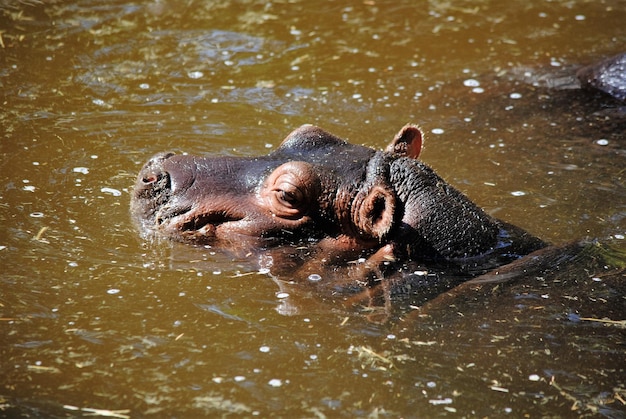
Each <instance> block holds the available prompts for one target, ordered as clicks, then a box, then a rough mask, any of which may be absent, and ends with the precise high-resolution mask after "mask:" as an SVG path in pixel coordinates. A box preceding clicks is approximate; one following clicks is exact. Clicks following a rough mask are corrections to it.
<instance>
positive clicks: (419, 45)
mask: <svg viewBox="0 0 626 419" xmlns="http://www.w3.org/2000/svg"><path fill="white" fill-rule="evenodd" d="M44 3H45V4H44ZM625 21H626V8H624V4H623V2H622V1H620V0H614V1H610V0H606V1H552V2H534V3H529V2H527V1H517V0H516V1H509V2H506V3H502V2H498V1H479V2H469V1H468V2H464V1H462V2H454V3H451V2H436V1H420V2H412V1H400V2H398V1H394V2H391V1H364V2H359V3H354V4H352V5H347V4H342V3H336V2H331V3H328V2H317V1H295V0H294V1H274V2H256V1H246V2H204V1H193V0H192V1H186V2H178V1H173V0H172V1H168V0H163V1H135V2H119V1H106V2H105V1H95V0H94V1H92V0H84V1H74V2H65V1H49V2H42V3H39V2H30V3H26V2H11V3H9V4H6V2H5V3H3V4H2V5H0V35H1V38H0V39H1V40H2V42H1V43H0V63H1V64H0V86H1V89H0V102H1V103H2V106H1V107H0V127H2V133H3V135H2V142H1V148H2V157H1V158H0V165H1V167H2V173H3V174H2V182H0V185H1V187H2V189H1V191H0V209H1V211H0V220H1V221H2V222H1V223H0V264H1V271H2V274H1V276H0V286H1V288H2V294H1V297H0V317H1V318H0V353H1V359H2V362H1V363H0V368H1V372H0V376H1V377H2V378H0V384H1V387H0V400H1V402H0V415H8V416H18V415H20V414H22V415H27V414H30V415H34V416H42V417H65V416H81V415H83V414H90V413H95V414H99V415H107V414H108V415H111V414H112V411H114V413H115V414H116V415H117V416H118V417H144V416H168V417H172V416H174V417H176V416H180V417H188V416H202V415H206V416H218V415H223V416H227V415H229V414H232V415H233V416H255V415H258V416H264V417H265V416H269V415H275V416H279V417H342V416H343V417H365V416H371V417H376V416H381V417H399V416H402V417H432V416H446V415H449V416H452V417H457V416H461V417H470V416H493V417H501V416H504V415H506V414H509V415H511V416H512V417H521V416H523V415H529V416H531V417H536V416H542V415H545V416H553V417H559V416H571V415H586V414H600V415H603V416H606V417H624V412H625V409H626V406H625V405H624V399H626V392H625V390H624V388H625V387H626V373H625V366H624V359H626V358H625V357H624V342H625V335H624V329H623V323H619V322H620V321H622V322H623V320H624V319H625V318H626V307H625V304H626V303H625V301H624V297H623V294H621V295H619V294H617V295H616V294H615V292H613V291H614V290H615V289H616V288H615V287H611V286H608V285H606V284H605V283H603V282H602V278H598V281H597V282H598V286H597V287H596V288H593V287H589V286H588V285H586V286H585V287H583V288H581V289H584V290H585V291H584V292H583V291H577V288H576V287H575V286H571V287H569V288H558V287H555V286H554V285H550V284H548V285H547V288H546V289H545V290H543V289H544V285H545V284H543V283H540V284H538V285H537V287H535V288H532V287H531V288H530V289H526V290H515V291H514V292H511V293H510V294H507V297H503V301H504V303H502V305H492V304H491V303H490V304H486V303H485V304H483V303H482V302H481V301H473V300H471V299H470V300H468V302H466V303H465V305H464V306H462V307H451V309H450V310H449V311H447V312H446V311H445V310H444V311H435V312H433V314H432V316H431V317H430V318H428V319H421V320H420V319H418V320H417V321H415V320H414V321H413V323H411V324H410V325H409V326H408V331H409V333H408V334H407V328H403V333H402V335H399V334H398V335H396V331H397V330H398V329H397V323H396V326H394V325H389V324H377V323H373V322H371V321H369V320H368V316H367V312H366V311H365V310H362V309H360V308H358V307H356V308H355V307H351V308H346V307H344V306H342V305H338V304H333V302H332V301H331V302H329V301H324V300H323V299H316V298H315V296H314V295H312V296H311V295H309V296H307V297H306V298H301V301H299V304H300V306H299V307H298V313H297V314H295V315H291V316H288V315H285V302H284V301H283V299H284V298H281V297H284V296H282V295H280V293H279V287H278V285H277V284H276V282H274V279H275V278H272V276H271V272H270V273H267V272H265V271H261V272H259V271H258V270H257V268H256V265H255V261H253V260H252V261H251V260H246V259H245V258H242V259H235V260H233V259H232V258H231V257H229V256H227V255H222V254H220V253H219V252H216V251H212V250H207V249H197V248H191V247H189V246H184V245H180V244H172V243H168V242H160V243H150V242H146V241H145V240H143V239H142V238H141V237H140V236H139V234H138V233H137V231H136V230H135V228H134V227H133V225H132V224H131V221H130V218H129V214H128V203H129V199H130V195H129V191H130V188H131V186H132V184H133V182H134V177H135V175H136V173H137V172H138V170H139V169H140V167H141V165H142V164H143V162H144V161H145V160H146V159H147V158H148V157H150V156H151V155H152V154H154V153H156V152H160V151H164V150H172V151H177V152H188V153H221V154H224V155H236V156H239V155H246V156H249V155H258V154H264V153H267V152H268V151H269V150H271V149H273V148H274V147H276V146H277V145H278V144H279V143H280V141H281V140H282V138H284V137H285V136H286V135H287V134H288V133H289V132H290V131H291V130H292V129H294V128H296V127H297V126H299V125H300V124H303V123H313V124H317V125H320V126H322V127H323V128H325V129H327V130H329V131H331V132H333V133H335V134H337V135H339V136H341V137H344V138H348V139H350V140H351V141H353V142H356V143H360V144H366V145H369V146H373V147H379V148H381V147H384V146H385V145H386V143H387V142H388V141H389V140H391V138H392V137H393V135H394V134H395V133H396V132H397V131H398V129H399V128H400V127H401V126H403V125H404V124H405V123H407V122H413V123H418V124H420V126H421V127H422V128H423V129H424V131H425V132H426V133H427V138H426V146H425V147H426V148H425V150H424V153H423V154H422V158H423V159H424V161H426V162H427V163H428V164H430V165H432V166H433V167H434V168H435V169H436V170H437V171H438V173H439V174H440V175H442V176H443V177H444V178H445V179H447V180H448V181H449V182H450V183H452V184H453V185H455V186H456V187H458V188H459V189H461V190H462V191H463V192H465V193H466V194H468V195H469V196H470V197H471V198H472V199H473V200H475V201H476V202H477V203H479V204H480V205H481V206H483V207H484V208H486V210H487V211H489V212H490V213H492V214H494V215H495V216H497V217H500V218H502V219H504V220H506V221H509V222H512V223H514V224H516V225H519V226H521V227H523V228H525V229H527V230H528V231H530V232H532V233H533V234H535V235H538V236H540V237H542V238H544V239H546V240H548V241H551V242H554V243H565V242H569V241H572V240H576V239H579V238H581V237H591V238H600V239H602V240H608V241H609V242H610V243H612V245H613V246H616V247H617V248H618V249H622V250H623V249H624V244H623V240H624V235H625V234H626V199H625V198H626V190H625V189H624V156H625V148H624V141H625V139H624V130H625V124H624V120H623V114H621V115H622V116H620V114H619V113H615V112H613V111H614V109H616V108H617V107H618V106H619V104H617V103H615V102H613V101H611V100H610V99H608V98H606V97H603V96H602V95H597V94H593V93H587V92H582V91H580V90H577V89H569V88H568V89H561V88H554V87H551V86H557V87H572V86H570V84H569V83H570V82H571V78H570V76H571V75H572V74H573V72H574V71H575V69H576V68H577V67H579V66H580V65H583V64H587V63H590V62H592V61H594V60H596V59H599V58H602V57H605V56H609V55H613V54H616V53H618V52H621V51H622V50H623V49H624V45H626V28H625V27H624V22H625ZM614 115H617V116H614ZM620 118H621V119H620ZM620 258H621V259H620ZM617 259H618V261H621V262H622V263H623V262H624V260H623V256H619V255H618V256H617ZM596 273H597V272H589V273H585V274H584V275H582V277H584V279H585V280H591V279H590V278H591V277H594V274H596ZM577 275H579V276H580V272H579V273H577ZM577 278H578V277H577ZM613 278H615V276H613ZM282 279H284V278H282ZM617 283H619V282H617ZM617 289H619V288H617ZM587 292H589V294H585V293H587ZM507 298H508V299H511V301H510V305H509V300H508V299H507ZM507 307H509V308H511V307H512V308H511V309H506V308H507ZM407 310H410V309H407ZM287 311H288V310H287ZM605 317H606V319H608V320H612V321H614V323H611V322H602V321H590V320H580V318H590V319H591V318H593V319H602V318H605Z"/></svg>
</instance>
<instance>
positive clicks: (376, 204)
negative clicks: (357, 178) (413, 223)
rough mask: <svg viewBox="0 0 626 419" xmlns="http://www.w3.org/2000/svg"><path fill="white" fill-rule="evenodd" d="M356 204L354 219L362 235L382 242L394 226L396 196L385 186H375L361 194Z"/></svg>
mask: <svg viewBox="0 0 626 419" xmlns="http://www.w3.org/2000/svg"><path fill="white" fill-rule="evenodd" d="M359 198H360V199H359ZM359 201H360V202H359ZM355 204H356V205H354V206H353V208H354V210H353V213H352V217H353V220H354V223H355V224H356V226H357V227H358V228H359V230H360V232H361V234H364V235H366V236H369V237H372V238H375V239H378V240H381V239H382V238H383V237H384V236H385V235H386V234H387V233H388V232H389V230H391V227H392V225H393V220H394V213H395V209H396V198H395V196H394V194H393V193H392V192H391V191H389V190H388V189H387V188H384V187H383V186H380V185H375V186H373V187H371V188H370V189H369V190H368V192H367V193H364V194H359V197H357V201H356V202H355Z"/></svg>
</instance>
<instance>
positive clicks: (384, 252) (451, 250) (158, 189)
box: [131, 125, 545, 268]
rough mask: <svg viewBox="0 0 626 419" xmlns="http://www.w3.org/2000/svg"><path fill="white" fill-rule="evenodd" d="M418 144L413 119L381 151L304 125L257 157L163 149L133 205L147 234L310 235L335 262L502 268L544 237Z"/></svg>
mask: <svg viewBox="0 0 626 419" xmlns="http://www.w3.org/2000/svg"><path fill="white" fill-rule="evenodd" d="M421 145H422V133H421V132H420V130H419V129H418V128H417V127H416V126H414V125H407V126H405V127H403V128H402V129H401V130H400V132H399V133H398V134H397V135H396V136H395V138H394V139H393V140H392V142H391V143H390V144H389V146H387V148H386V149H385V150H384V151H379V150H374V149H372V148H368V147H364V146H359V145H354V144H350V143H348V142H346V141H344V140H342V139H340V138H337V137H335V136H334V135H332V134H329V133H327V132H325V131H323V130H322V129H320V128H318V127H315V126H311V125H304V126H302V127H300V128H298V129H296V130H295V131H293V132H292V133H291V134H289V135H288V136H287V138H286V139H285V140H284V141H283V142H282V143H281V145H280V146H279V147H278V148H277V149H276V150H274V151H273V152H271V153H269V154H268V155H265V156H260V157H250V158H240V157H224V156H216V157H198V156H188V155H176V154H172V153H164V154H158V155H156V156H154V157H153V158H152V159H150V160H149V161H148V162H147V163H146V164H145V166H144V167H143V168H142V169H141V171H140V173H139V176H138V178H137V181H136V184H135V187H134V190H133V193H132V200H131V212H132V215H133V217H134V218H135V220H136V221H137V222H138V224H139V225H140V227H141V229H142V230H143V231H144V232H146V233H148V234H156V235H157V236H165V237H168V238H171V239H174V240H177V241H183V242H188V243H194V244H202V245H210V246H213V247H218V248H224V249H229V250H235V251H242V252H244V253H245V252H249V251H250V250H253V249H271V248H273V247H276V246H284V245H291V246H302V245H303V244H305V245H306V246H309V247H312V248H314V249H317V250H318V251H317V252H315V251H313V252H310V253H308V254H309V255H311V257H312V258H315V257H316V256H315V255H324V262H328V260H329V259H332V260H333V261H334V262H335V263H336V264H341V263H344V264H345V263H347V261H349V260H354V259H353V258H355V257H358V258H365V259H366V260H370V261H372V262H373V263H375V264H379V263H381V262H382V261H391V260H393V261H400V262H406V261H417V262H419V263H424V262H428V261H439V262H441V261H444V262H445V263H450V264H455V265H457V266H464V265H465V264H467V265H471V266H474V267H475V266H477V265H479V266H487V267H488V268H493V267H495V266H499V265H503V264H505V263H509V262H511V261H512V260H515V259H517V258H519V257H521V256H523V255H525V254H528V253H530V252H533V251H535V250H537V249H540V248H542V247H544V246H545V243H544V242H542V241H541V240H539V239H537V238H535V237H533V236H531V235H530V234H528V233H526V232H524V231H523V230H521V229H519V228H517V227H515V226H512V225H509V224H507V223H505V222H502V221H500V220H497V219H495V218H493V217H491V216H489V215H488V214H486V213H485V212H484V211H483V210H482V209H481V208H479V207H478V206H476V205H475V204H474V203H473V202H472V201H470V200H469V199H468V198H467V197H466V196H465V195H463V194H462V193H461V192H459V191H458V190H456V189H455V188H453V187H452V186H450V185H449V184H447V183H446V182H445V181H444V180H443V179H442V178H441V177H439V176H438V175H437V174H436V173H435V172H434V171H433V170H432V169H431V168H430V167H428V166H427V165H425V164H424V163H422V162H420V161H419V160H417V157H418V156H419V153H420V151H421ZM319 257H320V258H321V256H319ZM368 258H369V259H368Z"/></svg>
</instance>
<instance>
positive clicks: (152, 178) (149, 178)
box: [141, 173, 164, 186]
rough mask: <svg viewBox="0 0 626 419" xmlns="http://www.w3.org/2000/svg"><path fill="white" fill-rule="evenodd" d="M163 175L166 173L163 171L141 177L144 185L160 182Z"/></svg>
mask: <svg viewBox="0 0 626 419" xmlns="http://www.w3.org/2000/svg"><path fill="white" fill-rule="evenodd" d="M163 176H164V175H163V174H162V173H159V174H156V173H151V174H149V175H146V176H144V177H143V178H141V181H142V182H143V183H144V185H146V186H149V185H152V184H154V183H158V182H159V181H160V180H161V179H163Z"/></svg>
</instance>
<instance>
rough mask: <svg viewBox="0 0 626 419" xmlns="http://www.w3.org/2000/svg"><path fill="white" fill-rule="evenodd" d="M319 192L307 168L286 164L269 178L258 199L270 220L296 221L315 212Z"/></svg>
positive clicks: (314, 178) (308, 167)
mask: <svg viewBox="0 0 626 419" xmlns="http://www.w3.org/2000/svg"><path fill="white" fill-rule="evenodd" d="M319 190H320V185H319V178H318V176H317V175H316V174H315V172H314V171H313V167H312V166H311V165H310V164H308V163H304V162H289V163H285V164H283V165H282V166H279V167H278V168H277V169H276V170H274V171H273V172H272V173H271V174H270V176H269V177H268V178H267V181H266V182H265V184H264V185H263V187H262V189H261V191H260V195H261V197H263V198H264V203H265V205H266V206H267V208H268V209H269V211H270V212H271V213H272V214H273V215H274V216H276V217H280V218H284V219H290V220H297V219H299V218H302V217H303V216H305V215H306V214H307V213H308V212H310V211H311V210H312V208H315V205H314V204H315V202H316V200H317V197H318V195H319Z"/></svg>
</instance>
